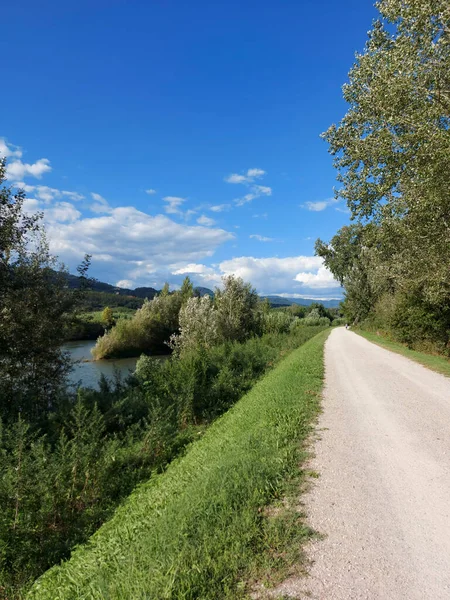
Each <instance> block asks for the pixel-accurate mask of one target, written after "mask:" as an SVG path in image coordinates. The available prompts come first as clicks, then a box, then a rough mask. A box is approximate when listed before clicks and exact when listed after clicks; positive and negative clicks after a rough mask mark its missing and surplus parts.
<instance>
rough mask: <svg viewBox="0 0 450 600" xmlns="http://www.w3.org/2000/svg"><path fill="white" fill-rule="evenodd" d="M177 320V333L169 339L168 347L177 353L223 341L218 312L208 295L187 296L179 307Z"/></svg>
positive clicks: (208, 346)
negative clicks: (178, 327)
mask: <svg viewBox="0 0 450 600" xmlns="http://www.w3.org/2000/svg"><path fill="white" fill-rule="evenodd" d="M179 322H180V331H179V334H177V335H172V336H171V339H170V347H171V348H172V349H173V350H174V351H176V353H178V354H183V353H185V352H189V351H192V350H195V349H196V348H199V347H201V348H210V347H211V346H214V345H216V344H218V343H220V342H221V341H223V337H222V336H221V333H220V325H219V312H218V310H217V309H216V308H215V307H214V304H213V300H212V299H211V298H210V297H209V296H203V297H202V298H198V297H197V298H189V299H188V300H187V301H186V303H185V304H184V305H183V306H182V307H181V309H180V315H179Z"/></svg>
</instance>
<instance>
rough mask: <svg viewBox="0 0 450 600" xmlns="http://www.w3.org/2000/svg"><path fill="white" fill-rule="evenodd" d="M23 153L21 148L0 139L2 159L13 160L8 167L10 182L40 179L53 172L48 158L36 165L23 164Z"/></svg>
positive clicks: (38, 161) (42, 159)
mask: <svg viewBox="0 0 450 600" xmlns="http://www.w3.org/2000/svg"><path fill="white" fill-rule="evenodd" d="M22 155H23V152H22V149H21V148H19V146H14V145H13V144H10V143H9V142H7V141H6V140H5V138H0V158H9V159H12V160H11V161H9V162H8V163H7V165H6V178H7V179H9V180H10V181H20V180H22V179H23V178H24V177H35V178H36V179H40V178H41V177H42V175H43V174H44V173H48V172H49V171H51V170H52V168H51V166H50V161H49V160H48V159H47V158H40V159H39V160H37V161H36V162H35V163H24V162H22V160H21V158H22Z"/></svg>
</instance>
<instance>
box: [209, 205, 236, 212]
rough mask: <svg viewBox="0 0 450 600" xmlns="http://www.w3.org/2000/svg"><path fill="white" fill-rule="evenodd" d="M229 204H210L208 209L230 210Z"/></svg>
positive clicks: (214, 210)
mask: <svg viewBox="0 0 450 600" xmlns="http://www.w3.org/2000/svg"><path fill="white" fill-rule="evenodd" d="M230 208H231V204H216V206H211V207H210V209H209V210H212V211H213V212H224V211H226V210H230Z"/></svg>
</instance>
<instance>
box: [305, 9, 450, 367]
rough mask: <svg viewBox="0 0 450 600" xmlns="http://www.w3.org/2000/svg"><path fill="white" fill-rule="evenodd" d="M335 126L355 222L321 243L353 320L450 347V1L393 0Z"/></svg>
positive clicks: (416, 342) (429, 346) (333, 137)
mask: <svg viewBox="0 0 450 600" xmlns="http://www.w3.org/2000/svg"><path fill="white" fill-rule="evenodd" d="M377 6H378V8H379V10H380V19H379V20H378V21H376V22H375V23H374V26H373V28H372V30H371V31H370V32H369V39H368V41H367V44H366V49H365V51H364V52H363V53H362V54H360V55H358V56H357V58H356V62H355V65H354V66H353V68H352V70H351V71H350V81H349V82H348V83H347V84H346V85H345V86H344V98H345V100H346V101H347V102H348V104H349V110H348V112H347V114H346V115H345V116H344V118H343V119H342V121H341V122H340V123H339V124H338V125H337V126H336V125H333V126H332V127H330V129H329V130H328V131H327V132H326V133H325V134H324V137H325V139H326V140H327V141H328V142H329V144H330V151H331V154H332V155H333V156H334V157H335V165H336V168H337V169H338V172H339V176H338V180H339V181H340V183H341V184H342V185H341V188H340V189H339V190H338V197H339V198H342V199H344V200H345V201H346V202H347V206H348V209H349V211H350V214H351V218H352V220H353V221H354V223H352V224H351V225H350V226H346V227H343V228H342V229H341V230H340V231H339V232H338V233H337V234H336V235H335V236H334V237H333V238H332V240H331V241H330V242H329V243H325V242H323V241H321V240H318V241H317V243H316V252H317V254H318V255H319V256H321V257H323V258H324V261H325V264H326V265H327V267H328V268H329V269H330V270H331V271H332V272H333V274H334V276H335V278H336V279H337V280H338V281H340V282H341V284H342V285H343V286H344V288H345V292H346V297H345V302H344V310H345V313H346V317H347V318H348V319H349V321H352V322H354V323H357V324H359V325H361V326H362V327H363V328H365V329H369V330H370V331H378V332H380V333H381V334H386V335H387V336H389V337H390V338H392V339H393V340H397V341H399V342H402V343H404V344H406V345H407V346H408V347H409V348H410V349H416V350H426V351H429V352H432V353H442V354H444V355H446V356H449V355H450V193H449V190H450V168H449V165H450V33H449V32H450V5H449V3H448V1H447V0H416V1H415V2H403V0H382V1H380V2H378V3H377Z"/></svg>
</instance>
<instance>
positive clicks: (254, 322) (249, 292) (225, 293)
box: [215, 275, 260, 342]
mask: <svg viewBox="0 0 450 600" xmlns="http://www.w3.org/2000/svg"><path fill="white" fill-rule="evenodd" d="M258 304H259V299H258V295H257V293H256V290H255V289H254V288H252V286H251V284H250V283H244V281H243V280H242V279H241V278H240V277H234V276H233V275H229V276H227V277H223V289H222V290H219V289H216V294H215V307H216V309H217V313H218V326H219V333H220V335H221V338H222V339H223V340H237V341H240V342H241V341H243V340H245V339H247V338H248V337H250V336H251V335H252V334H257V333H259V332H260V312H259V311H258V310H257V308H258Z"/></svg>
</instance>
